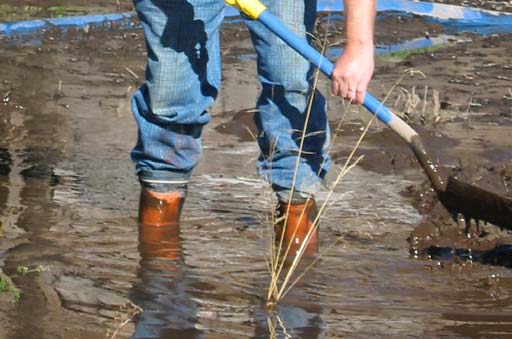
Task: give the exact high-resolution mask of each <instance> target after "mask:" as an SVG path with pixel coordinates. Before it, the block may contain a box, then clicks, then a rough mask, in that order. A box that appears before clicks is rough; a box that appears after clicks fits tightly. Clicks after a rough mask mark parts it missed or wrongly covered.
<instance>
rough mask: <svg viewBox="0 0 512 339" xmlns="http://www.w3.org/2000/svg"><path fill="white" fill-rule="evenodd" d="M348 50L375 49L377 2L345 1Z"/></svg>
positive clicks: (371, 0)
mask: <svg viewBox="0 0 512 339" xmlns="http://www.w3.org/2000/svg"><path fill="white" fill-rule="evenodd" d="M344 5H345V20H346V21H345V31H346V38H347V43H346V47H347V48H352V47H371V48H373V27H374V21H375V10H376V0H344Z"/></svg>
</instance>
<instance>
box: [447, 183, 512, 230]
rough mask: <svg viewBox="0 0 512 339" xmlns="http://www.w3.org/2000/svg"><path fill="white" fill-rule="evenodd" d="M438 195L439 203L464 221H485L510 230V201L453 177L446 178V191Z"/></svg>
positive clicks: (511, 211)
mask: <svg viewBox="0 0 512 339" xmlns="http://www.w3.org/2000/svg"><path fill="white" fill-rule="evenodd" d="M438 195H439V200H440V201H441V203H442V204H443V205H444V206H445V207H446V208H447V209H448V210H449V211H450V212H451V213H453V214H457V213H460V214H462V215H463V216H464V218H465V219H466V220H470V219H475V220H477V221H480V220H481V221H486V222H489V223H491V224H493V225H495V226H498V227H501V228H506V229H510V230H512V199H509V198H506V197H503V196H500V195H498V194H496V193H493V192H489V191H487V190H484V189H482V188H480V187H477V186H474V185H470V184H468V183H465V182H462V181H459V180H457V179H456V178H454V177H449V178H448V183H447V184H446V189H445V190H444V191H441V192H438Z"/></svg>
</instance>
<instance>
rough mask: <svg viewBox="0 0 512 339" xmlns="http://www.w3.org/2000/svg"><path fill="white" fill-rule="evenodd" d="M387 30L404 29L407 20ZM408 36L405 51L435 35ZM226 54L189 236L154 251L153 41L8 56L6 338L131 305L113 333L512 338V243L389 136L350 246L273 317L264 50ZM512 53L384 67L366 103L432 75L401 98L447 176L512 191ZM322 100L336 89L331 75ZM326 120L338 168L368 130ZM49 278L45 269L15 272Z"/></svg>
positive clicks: (456, 53)
mask: <svg viewBox="0 0 512 339" xmlns="http://www.w3.org/2000/svg"><path fill="white" fill-rule="evenodd" d="M387 20H389V22H387V23H386V25H389V26H386V27H387V28H386V29H389V31H390V32H393V31H396V32H402V30H401V28H402V27H405V26H406V25H407V23H402V22H400V21H397V20H395V19H387ZM393 23H394V25H396V28H393V27H392V25H393ZM384 26H385V25H384V24H383V25H382V27H384ZM411 26H416V27H418V30H417V31H416V32H415V31H414V30H413V29H411V28H410V27H411ZM407 27H409V28H408V29H410V30H409V31H408V33H407V34H408V35H407V36H404V37H403V38H404V39H405V38H409V37H410V38H413V37H422V36H424V34H425V27H424V26H420V25H412V24H411V25H407ZM430 29H433V27H430ZM435 29H436V34H437V33H439V32H440V31H439V28H438V27H435ZM399 34H403V33H399ZM390 35H391V36H386V35H385V34H384V33H382V36H383V38H382V43H384V42H385V41H386V40H385V39H390V40H391V39H394V38H393V34H390ZM222 42H223V55H224V60H225V63H224V66H223V67H224V69H223V88H222V92H221V94H220V96H219V98H218V100H217V103H216V104H215V106H214V107H213V108H212V114H213V116H214V119H213V121H212V123H211V124H210V125H208V126H207V127H206V129H205V132H204V140H205V153H204V157H203V159H202V161H201V163H200V164H199V166H198V168H197V169H196V171H195V175H194V178H193V181H192V182H191V184H190V188H189V196H188V198H187V201H186V204H185V208H184V211H183V220H182V223H181V225H180V228H179V230H178V229H174V230H161V231H162V234H143V235H140V238H139V235H138V232H137V222H136V217H137V203H138V194H139V193H138V184H137V180H136V178H135V176H134V174H133V165H132V164H131V162H130V160H129V158H128V153H129V150H130V149H131V147H132V146H133V144H134V141H135V138H136V127H135V124H134V122H133V120H132V118H131V113H130V107H129V99H130V95H131V94H132V93H133V91H134V90H135V88H136V87H137V86H139V85H140V84H141V82H142V79H143V77H144V75H143V73H144V62H145V47H144V41H143V38H142V35H141V32H140V31H139V30H132V31H130V30H127V31H115V30H113V31H109V32H98V31H93V32H88V33H77V34H76V35H74V38H73V39H62V37H61V36H59V35H55V34H53V33H52V32H50V33H48V35H47V36H45V37H44V38H43V40H42V41H41V42H40V43H39V44H38V45H37V46H25V47H17V46H16V44H14V43H13V42H12V41H6V40H4V41H1V42H0V44H2V48H0V69H2V79H1V84H0V98H1V100H2V101H1V102H0V117H1V119H0V135H1V138H0V211H1V212H0V218H1V219H0V221H1V225H2V236H1V237H0V263H1V267H2V270H3V272H4V273H5V274H6V275H7V276H9V277H10V278H11V279H12V282H13V284H15V285H16V286H17V288H19V290H20V291H21V292H22V297H21V299H20V300H19V302H18V303H15V304H13V303H11V300H12V295H11V294H9V293H6V292H4V293H0V311H1V313H0V314H1V315H0V337H5V338H14V339H18V338H20V339H21V338H23V339H25V338H105V337H110V336H111V335H112V334H113V331H115V329H117V328H118V327H119V326H120V325H121V324H122V323H123V322H124V321H125V320H127V319H129V318H130V317H131V316H132V315H133V314H134V313H136V312H135V311H134V310H135V306H134V305H138V306H140V307H142V308H143V309H144V312H142V313H141V314H139V315H138V316H135V317H134V318H133V319H132V321H129V322H127V324H126V325H125V326H123V327H122V328H121V330H120V332H119V333H118V334H117V336H116V337H117V338H128V337H131V336H132V335H133V337H135V338H194V337H200V336H203V337H207V338H247V337H255V338H267V337H272V335H271V333H274V332H275V333H277V335H276V336H275V337H278V338H285V337H293V338H341V337H369V336H378V337H432V338H434V337H436V338H437V337H502V338H506V337H509V336H510V335H511V334H512V313H511V312H510V308H511V306H512V295H511V293H510V291H511V287H512V273H511V271H510V262H511V261H510V248H509V246H510V244H512V238H511V234H510V232H508V231H506V230H503V231H502V230H499V229H498V228H496V227H494V226H492V225H482V227H481V232H480V233H476V225H473V227H472V228H471V230H472V233H471V234H470V236H471V237H470V238H468V236H467V234H465V233H464V227H465V225H464V223H463V222H459V223H457V222H455V221H453V220H452V216H451V215H450V214H449V213H447V212H446V211H445V210H444V209H443V208H442V206H440V204H439V203H438V201H437V200H436V198H435V196H434V195H433V194H432V189H431V187H430V184H429V183H428V181H427V180H426V177H425V175H424V174H423V172H422V171H421V169H420V168H419V166H418V164H417V161H416V160H415V158H414V155H413V154H412V152H411V150H410V148H409V147H408V146H407V145H405V144H404V143H403V142H401V141H400V140H399V139H398V138H397V137H396V136H394V135H393V134H392V133H391V132H390V131H389V130H388V129H386V128H385V127H384V126H383V125H381V124H380V123H377V122H373V123H372V125H371V127H370V128H369V133H368V135H367V136H366V137H365V139H364V140H363V142H362V144H361V146H360V148H359V150H358V154H360V155H364V156H365V157H364V159H363V160H362V162H361V163H360V164H359V166H357V167H356V168H354V169H353V170H352V171H351V172H350V173H349V174H348V175H347V176H346V177H345V179H344V181H343V183H342V184H341V185H340V186H339V188H337V190H336V192H337V197H338V200H337V201H336V203H335V204H333V205H332V207H331V208H330V209H329V210H328V212H326V214H325V215H324V217H323V219H322V225H321V238H320V242H321V246H322V247H324V248H326V247H328V246H329V245H330V244H331V243H332V242H333V241H334V240H336V239H337V240H339V243H338V244H337V245H335V246H334V247H333V248H332V250H331V251H329V252H328V253H327V254H326V255H325V256H324V257H323V258H322V259H321V261H320V262H319V263H318V264H317V265H316V267H315V268H314V269H313V270H312V271H311V272H309V273H308V274H307V275H306V276H305V277H304V280H303V281H302V282H301V283H300V284H299V285H297V286H296V287H295V288H294V289H293V290H292V292H291V294H290V295H288V296H287V297H286V298H285V300H283V302H282V303H281V304H280V305H279V306H278V307H277V313H276V314H271V315H267V314H266V313H265V310H264V301H263V300H262V298H261V297H262V296H264V295H265V294H266V287H267V285H268V281H269V277H268V273H267V268H266V265H265V253H266V252H267V245H268V243H269V232H268V230H267V227H268V225H267V224H268V222H267V219H266V218H267V216H268V214H269V213H271V211H272V210H273V208H274V207H275V200H274V199H273V198H272V195H271V193H270V191H269V188H268V186H267V185H266V184H265V183H264V182H263V181H262V180H261V179H260V178H258V177H257V176H256V175H255V174H254V173H255V170H254V169H255V160H256V158H257V156H258V149H257V146H256V143H255V142H254V141H253V140H252V137H251V133H250V132H248V130H251V129H253V126H252V124H251V112H252V110H253V109H254V102H255V98H256V97H257V93H258V85H257V78H256V73H255V61H254V58H252V57H247V56H251V55H254V51H253V50H252V47H251V44H250V41H249V40H248V33H247V31H246V30H245V28H243V26H238V25H235V24H230V25H226V26H224V27H223V32H222ZM511 52H512V39H511V36H507V35H502V36H491V37H480V36H471V35H460V36H457V37H456V39H454V40H453V41H452V42H451V44H450V45H448V46H443V47H442V48H439V49H436V50H428V51H424V52H421V53H420V54H415V55H409V56H406V57H405V58H403V59H402V58H400V59H397V58H396V57H386V56H384V57H382V58H379V59H378V64H377V69H376V74H375V77H374V81H373V82H372V84H371V91H372V92H373V93H374V95H375V96H377V97H380V98H383V97H384V96H385V94H386V93H388V91H389V89H390V88H391V87H392V85H393V84H394V83H395V82H396V81H397V79H399V78H400V76H401V75H402V74H403V72H404V70H406V69H409V68H410V67H415V68H418V69H419V70H421V71H422V72H423V73H424V74H425V75H426V77H421V76H418V75H416V76H409V75H407V76H406V77H405V78H404V79H403V81H402V82H401V84H400V86H399V87H400V88H397V89H396V90H395V91H394V92H393V93H391V95H390V99H389V100H388V102H389V103H390V104H391V106H392V107H394V108H395V109H396V111H397V112H399V113H401V114H403V115H404V117H405V118H406V119H408V120H409V121H411V122H413V123H414V126H415V127H416V128H417V129H418V130H419V132H420V134H421V136H422V137H423V138H424V140H425V141H426V143H427V144H428V145H429V147H431V148H432V149H433V150H435V153H436V155H437V156H438V157H439V159H440V161H441V163H442V164H443V165H444V166H446V168H447V170H449V171H450V172H453V173H458V175H459V176H460V177H462V178H464V179H465V180H470V181H471V182H474V183H476V184H478V185H481V186H482V187H484V188H487V189H490V190H493V191H495V192H498V193H502V194H504V195H507V196H510V180H511V179H510V177H511V176H510V173H511V170H512V164H511V161H510V159H511V158H510V155H511V154H510V149H511V147H512V138H510V134H511V132H512V108H511V105H510V103H511V101H512V93H511V92H510V87H512V81H511V78H512V68H511V65H512V53H511ZM319 87H320V88H321V89H322V90H323V92H324V93H328V88H329V83H328V81H327V80H325V79H323V78H322V79H320V83H319ZM425 91H426V93H427V94H426V95H425ZM434 91H438V92H439V93H438V94H437V95H435V94H434V93H435V92H434ZM418 98H419V100H420V101H417V100H418ZM414 103H416V104H414ZM329 118H330V122H331V126H332V128H333V131H334V132H335V134H336V138H335V140H334V142H333V146H332V150H331V154H332V155H333V158H334V159H335V161H336V163H337V164H342V163H343V161H344V160H345V159H346V157H347V155H348V154H349V152H350V150H351V149H352V147H353V146H354V144H355V142H356V140H357V139H358V138H359V136H360V134H361V131H362V130H363V129H364V127H365V126H366V124H367V123H368V122H369V121H370V120H371V118H370V116H369V115H368V114H367V113H365V112H364V111H363V110H362V109H360V108H358V107H348V108H347V107H346V103H344V102H342V101H340V100H338V99H336V98H332V97H329ZM245 127H247V128H245ZM325 198H326V192H323V193H322V194H321V195H320V196H319V197H318V199H319V201H322V200H323V199H325ZM459 221H460V220H459ZM161 238H165V239H166V241H155V239H161ZM37 265H42V266H43V267H45V268H47V269H44V270H42V271H41V272H33V273H28V274H22V273H20V272H19V270H18V267H20V266H26V267H29V268H35V267H36V266H37ZM267 317H269V318H267ZM277 317H278V318H277ZM269 324H277V326H276V328H274V327H272V326H270V328H269Z"/></svg>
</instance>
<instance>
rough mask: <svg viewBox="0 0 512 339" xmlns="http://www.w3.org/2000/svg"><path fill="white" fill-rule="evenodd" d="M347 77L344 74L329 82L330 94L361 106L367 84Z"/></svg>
mask: <svg viewBox="0 0 512 339" xmlns="http://www.w3.org/2000/svg"><path fill="white" fill-rule="evenodd" d="M347 75H349V74H347V73H346V74H345V75H344V76H343V77H336V78H333V81H332V82H331V91H332V94H333V95H335V96H340V97H342V98H344V99H346V100H350V101H351V102H352V103H355V104H362V103H363V102H364V95H365V93H366V89H367V82H366V81H358V80H357V79H352V78H350V77H348V76H347Z"/></svg>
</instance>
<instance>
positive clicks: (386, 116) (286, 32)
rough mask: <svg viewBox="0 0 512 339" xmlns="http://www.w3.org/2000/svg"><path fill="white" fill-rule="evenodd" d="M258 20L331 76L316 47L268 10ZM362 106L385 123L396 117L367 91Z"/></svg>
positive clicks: (328, 65) (329, 63)
mask: <svg viewBox="0 0 512 339" xmlns="http://www.w3.org/2000/svg"><path fill="white" fill-rule="evenodd" d="M258 20H259V21H260V22H261V23H262V24H263V25H265V26H266V27H267V28H268V29H269V30H271V31H272V32H273V33H274V34H276V35H277V36H278V37H280V38H281V39H282V40H283V41H284V42H286V43H287V44H288V45H289V46H290V47H292V48H293V49H294V50H296V51H297V52H298V53H299V54H300V55H302V56H303V57H305V58H306V59H307V60H309V61H310V62H311V63H312V64H313V65H315V66H316V67H318V68H319V69H320V70H321V71H322V73H324V74H325V75H327V76H328V77H329V78H331V77H332V73H333V71H334V65H333V64H332V63H331V62H330V61H329V60H328V59H327V58H326V57H324V56H323V55H322V54H321V53H319V52H318V51H317V50H316V49H314V48H313V47H311V46H310V45H309V44H308V43H307V42H306V41H305V40H303V39H301V38H299V37H298V36H297V35H296V34H295V33H293V32H292V31H290V29H289V28H288V27H286V26H285V25H283V24H282V23H281V22H280V21H279V19H277V18H276V17H275V16H273V15H272V14H271V13H270V12H269V11H267V10H265V11H263V12H262V13H261V14H260V16H259V17H258ZM363 106H364V107H365V108H366V109H367V110H368V111H370V112H371V113H372V114H373V115H375V116H376V117H377V118H378V119H379V120H380V121H382V122H383V123H385V124H386V125H389V123H390V122H391V121H392V120H393V117H396V116H395V115H394V114H392V113H391V111H390V110H389V109H388V108H387V107H386V106H385V105H384V104H383V103H381V102H380V101H379V100H377V99H376V98H375V97H374V96H373V95H371V94H370V93H368V92H366V94H365V97H364V102H363Z"/></svg>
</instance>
